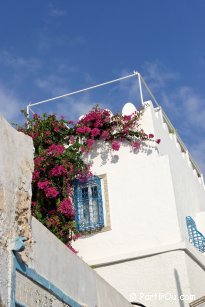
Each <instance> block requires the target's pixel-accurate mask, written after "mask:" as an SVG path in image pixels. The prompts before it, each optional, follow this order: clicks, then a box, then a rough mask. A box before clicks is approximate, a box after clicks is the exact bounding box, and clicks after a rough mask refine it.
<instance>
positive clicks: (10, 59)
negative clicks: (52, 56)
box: [0, 50, 41, 72]
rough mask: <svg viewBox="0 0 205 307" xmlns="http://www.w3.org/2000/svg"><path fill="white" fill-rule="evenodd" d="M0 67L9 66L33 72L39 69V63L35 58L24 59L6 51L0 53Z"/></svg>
mask: <svg viewBox="0 0 205 307" xmlns="http://www.w3.org/2000/svg"><path fill="white" fill-rule="evenodd" d="M0 63H1V65H6V66H10V67H12V68H14V69H24V71H23V72H25V70H26V71H34V70H37V69H39V68H40V66H41V63H40V61H39V60H37V59H36V58H33V57H31V58H25V57H22V56H14V55H13V54H11V53H10V52H8V51H5V50H2V51H0Z"/></svg>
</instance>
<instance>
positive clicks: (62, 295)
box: [14, 257, 82, 307]
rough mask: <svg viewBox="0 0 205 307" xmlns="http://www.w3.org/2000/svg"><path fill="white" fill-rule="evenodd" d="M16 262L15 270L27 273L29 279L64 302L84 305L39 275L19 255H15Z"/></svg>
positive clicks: (76, 306) (75, 306)
mask: <svg viewBox="0 0 205 307" xmlns="http://www.w3.org/2000/svg"><path fill="white" fill-rule="evenodd" d="M14 264H15V270H17V271H19V272H20V273H22V274H23V275H25V276H26V277H28V278H29V279H31V280H33V281H34V282H36V283H37V284H39V285H41V286H42V287H44V288H45V289H46V290H48V291H49V292H50V293H51V294H53V295H54V296H56V297H57V298H59V300H61V301H63V302H64V303H66V304H68V305H70V306H71V307H82V305H81V304H79V303H77V302H76V301H74V300H73V299H72V298H70V297H69V296H68V295H66V294H65V293H63V292H62V291H61V290H60V289H58V288H57V287H56V286H54V284H52V283H51V282H50V281H48V280H47V279H46V278H44V277H42V276H41V275H39V274H38V273H37V272H36V271H35V270H33V269H31V268H29V267H28V266H27V265H25V264H24V263H23V262H20V261H19V260H18V259H17V257H14ZM17 303H18V302H17ZM20 306H21V305H20ZM22 306H23V305H22Z"/></svg>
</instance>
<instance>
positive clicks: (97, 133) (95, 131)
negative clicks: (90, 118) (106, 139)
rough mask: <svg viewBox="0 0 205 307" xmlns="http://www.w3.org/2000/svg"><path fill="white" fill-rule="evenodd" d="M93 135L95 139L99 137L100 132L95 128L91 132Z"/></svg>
mask: <svg viewBox="0 0 205 307" xmlns="http://www.w3.org/2000/svg"><path fill="white" fill-rule="evenodd" d="M91 135H92V136H93V137H95V136H97V135H100V130H99V129H98V128H94V129H92V130H91Z"/></svg>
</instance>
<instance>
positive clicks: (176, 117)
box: [145, 61, 205, 172]
mask: <svg viewBox="0 0 205 307" xmlns="http://www.w3.org/2000/svg"><path fill="white" fill-rule="evenodd" d="M145 79H146V81H147V84H148V86H149V87H150V88H151V89H152V90H153V93H154V95H155V93H156V95H157V97H158V99H157V100H158V101H159V103H160V105H161V106H162V107H163V108H164V109H165V111H166V113H167V115H168V117H171V120H172V121H173V124H174V126H175V128H176V129H177V130H178V132H179V134H180V135H182V136H183V138H185V139H186V140H187V141H186V143H188V144H187V145H188V148H189V149H190V152H191V154H192V155H193V158H194V159H196V162H197V163H198V165H199V166H200V167H201V169H202V171H203V172H205V155H204V151H205V141H204V137H203V136H204V134H205V97H202V96H201V95H200V94H199V93H197V92H196V90H195V89H194V88H192V87H190V86H187V85H184V84H182V85H180V86H176V85H174V86H173V84H172V83H173V81H178V79H179V74H178V73H177V72H176V73H175V72H169V70H168V69H167V68H166V67H165V66H164V65H163V64H162V63H160V62H158V61H157V62H154V63H147V64H146V65H145ZM156 95H155V96H156Z"/></svg>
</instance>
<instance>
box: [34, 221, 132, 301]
mask: <svg viewBox="0 0 205 307" xmlns="http://www.w3.org/2000/svg"><path fill="white" fill-rule="evenodd" d="M32 236H33V240H34V242H35V243H34V246H33V259H32V261H31V262H30V263H29V266H30V267H32V268H33V269H34V270H35V271H36V272H37V273H38V274H40V275H41V276H43V277H44V278H46V279H47V280H49V281H50V282H51V283H53V284H54V285H55V286H56V287H57V288H59V289H61V291H63V292H64V293H65V294H67V295H68V296H70V297H71V298H72V299H73V300H75V301H77V302H78V303H81V304H82V305H83V306H89V307H96V306H98V307H105V306H106V307H126V306H127V307H128V306H130V303H129V302H128V301H127V300H126V299H125V298H124V297H123V296H122V295H121V294H120V293H119V292H117V291H116V290H115V289H114V288H113V287H112V286H110V285H109V284H108V283H107V282H106V281H105V280H104V279H103V278H102V277H100V276H99V275H98V274H97V273H96V272H95V271H94V270H93V269H91V268H90V267H89V266H88V265H87V264H86V263H84V262H83V261H82V260H81V259H80V258H79V257H78V256H77V255H76V254H74V253H73V252H72V251H70V250H69V249H68V248H67V247H66V246H65V245H64V244H63V243H62V242H60V241H59V240H58V239H57V238H56V237H55V236H54V235H53V234H52V233H51V232H50V231H48V230H47V229H46V228H45V227H44V226H43V225H42V224H41V223H39V222H38V221H37V220H36V219H35V218H34V217H33V218H32Z"/></svg>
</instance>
